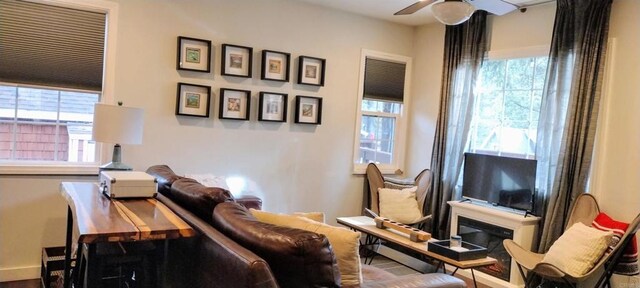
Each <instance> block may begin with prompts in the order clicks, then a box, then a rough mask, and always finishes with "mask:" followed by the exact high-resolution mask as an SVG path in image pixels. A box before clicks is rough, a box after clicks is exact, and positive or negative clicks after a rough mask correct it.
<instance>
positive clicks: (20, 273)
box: [0, 265, 40, 282]
mask: <svg viewBox="0 0 640 288" xmlns="http://www.w3.org/2000/svg"><path fill="white" fill-rule="evenodd" d="M38 278H40V265H37V266H22V267H12V268H1V269H0V282H8V281H20V280H28V279H38Z"/></svg>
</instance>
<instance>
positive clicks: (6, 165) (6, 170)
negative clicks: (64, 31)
mask: <svg viewBox="0 0 640 288" xmlns="http://www.w3.org/2000/svg"><path fill="white" fill-rule="evenodd" d="M28 1H29V2H34V3H41V4H47V5H54V6H61V7H66V8H73V9H81V10H87V11H94V12H100V13H105V14H106V25H105V27H106V29H105V30H106V31H105V38H106V39H105V54H104V67H103V71H102V75H103V76H102V77H103V78H102V92H101V93H102V95H101V98H100V102H101V103H114V97H113V93H114V89H115V88H114V87H115V79H116V78H115V71H116V70H115V64H116V44H117V43H116V40H117V35H118V6H119V5H118V3H115V2H111V1H106V0H28ZM103 146H104V144H101V143H96V151H97V152H96V155H97V156H96V161H97V162H95V163H84V164H83V163H77V162H34V161H30V162H27V161H0V175H34V174H37V175H95V174H98V166H100V165H101V164H100V163H102V162H104V161H102V160H103V159H109V158H110V155H108V150H109V149H103Z"/></svg>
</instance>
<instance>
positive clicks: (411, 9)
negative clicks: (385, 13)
mask: <svg viewBox="0 0 640 288" xmlns="http://www.w3.org/2000/svg"><path fill="white" fill-rule="evenodd" d="M436 1H437V0H420V1H419V2H416V3H413V4H411V5H409V6H407V7H406V8H404V9H402V10H400V11H398V12H396V13H393V15H409V14H413V13H416V11H418V10H420V9H422V8H424V7H427V6H429V4H431V3H433V2H436Z"/></svg>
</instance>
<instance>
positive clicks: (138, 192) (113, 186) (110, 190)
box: [100, 171, 158, 198]
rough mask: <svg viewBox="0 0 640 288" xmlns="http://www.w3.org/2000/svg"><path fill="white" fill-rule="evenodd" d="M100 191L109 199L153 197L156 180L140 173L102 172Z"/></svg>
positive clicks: (155, 190) (156, 186) (156, 184)
mask: <svg viewBox="0 0 640 288" xmlns="http://www.w3.org/2000/svg"><path fill="white" fill-rule="evenodd" d="M100 189H101V191H102V193H104V194H105V195H106V196H108V197H109V198H134V197H147V198H148V197H154V196H155V195H156V192H157V191H158V183H156V179H155V178H154V177H153V176H151V175H149V174H147V173H145V172H140V171H102V172H100Z"/></svg>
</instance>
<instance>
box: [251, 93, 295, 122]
mask: <svg viewBox="0 0 640 288" xmlns="http://www.w3.org/2000/svg"><path fill="white" fill-rule="evenodd" d="M287 103H289V102H287V94H283V93H272V92H260V100H259V101H258V121H271V122H287Z"/></svg>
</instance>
